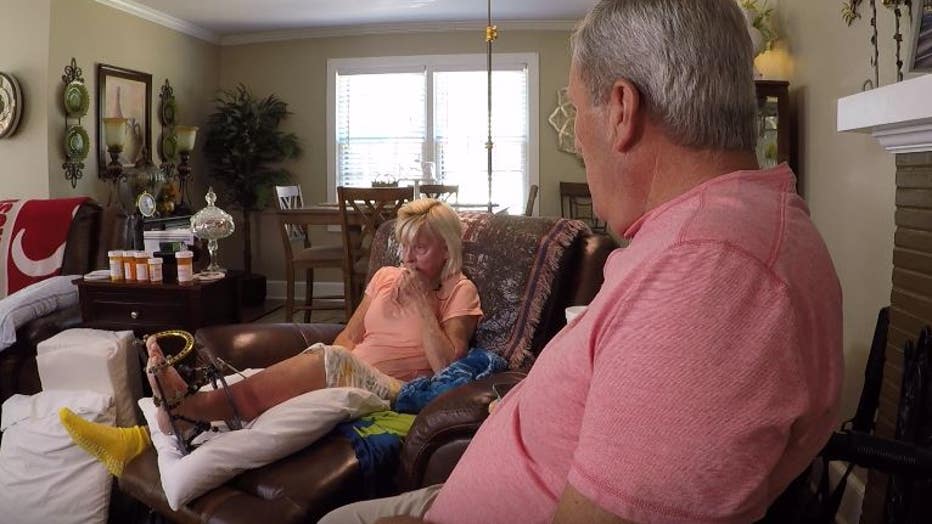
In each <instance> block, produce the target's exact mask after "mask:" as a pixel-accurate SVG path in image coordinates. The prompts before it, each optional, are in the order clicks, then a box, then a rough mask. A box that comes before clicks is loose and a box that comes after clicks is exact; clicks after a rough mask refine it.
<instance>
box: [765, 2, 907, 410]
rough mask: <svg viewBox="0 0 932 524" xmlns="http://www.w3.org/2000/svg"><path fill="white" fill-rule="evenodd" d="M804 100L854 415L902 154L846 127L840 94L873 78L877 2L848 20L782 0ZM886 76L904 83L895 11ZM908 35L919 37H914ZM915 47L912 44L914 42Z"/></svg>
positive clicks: (808, 190) (830, 9) (848, 404)
mask: <svg viewBox="0 0 932 524" xmlns="http://www.w3.org/2000/svg"><path fill="white" fill-rule="evenodd" d="M778 9H779V10H780V17H781V25H782V26H783V28H784V29H783V33H784V34H785V36H786V38H785V39H786V42H787V46H788V47H789V54H790V56H791V57H792V58H793V67H792V68H790V70H791V76H790V78H788V79H789V80H790V82H791V84H792V86H793V89H794V90H795V95H796V99H797V102H798V106H799V112H798V115H797V117H798V119H799V129H800V140H799V144H800V149H801V157H802V169H803V172H804V194H805V196H806V200H807V201H808V202H809V207H810V209H811V212H812V217H813V219H814V221H815V223H816V226H817V227H818V228H819V231H821V232H822V235H823V236H824V237H825V241H826V243H827V244H828V248H829V250H830V251H831V254H832V258H833V260H834V262H835V267H836V269H837V271H838V276H839V278H840V280H841V285H842V290H843V293H844V322H845V357H846V368H847V373H846V381H845V386H844V388H845V390H844V398H845V414H846V415H850V414H852V413H853V411H854V408H855V406H856V405H857V399H858V395H859V394H860V390H861V385H862V381H863V372H864V364H865V360H866V357H867V352H868V350H869V348H870V343H871V336H872V334H873V329H874V323H875V320H876V315H877V311H878V309H880V308H881V307H882V306H885V305H887V304H889V302H890V289H891V271H892V268H893V231H894V225H893V212H894V190H895V183H894V158H893V155H890V154H888V153H886V152H885V151H884V150H883V149H882V148H881V147H880V146H879V145H878V144H877V142H876V141H875V140H873V139H872V138H871V137H870V136H865V135H858V134H847V133H846V134H840V133H838V132H836V130H835V129H836V100H837V99H838V98H841V97H844V96H847V95H850V94H854V93H857V92H859V91H860V90H861V85H862V83H863V82H864V80H865V79H867V78H870V77H872V76H873V73H872V70H871V67H870V64H869V56H870V55H871V54H872V51H871V46H870V42H869V38H870V25H869V22H868V20H869V18H870V12H869V6H867V5H865V6H862V9H863V10H864V11H865V12H864V13H863V19H862V20H859V21H857V22H856V23H855V26H854V27H852V28H848V27H847V26H846V25H845V23H844V22H843V21H842V20H841V16H840V15H839V10H838V5H836V3H835V2H813V1H811V0H780V4H779V8H778ZM878 19H879V28H880V40H881V42H882V44H883V45H882V47H881V51H880V60H881V65H882V69H881V84H882V85H886V84H889V83H892V82H893V81H895V73H894V72H893V62H894V59H893V56H894V50H893V49H892V45H890V44H891V43H892V35H893V17H892V14H891V12H890V11H888V10H887V9H883V8H880V13H879V15H878ZM904 41H905V42H908V41H909V39H908V38H907V39H904ZM904 54H905V46H904Z"/></svg>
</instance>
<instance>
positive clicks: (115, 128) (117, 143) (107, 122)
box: [104, 118, 129, 183]
mask: <svg viewBox="0 0 932 524" xmlns="http://www.w3.org/2000/svg"><path fill="white" fill-rule="evenodd" d="M128 121H129V120H128V119H126V118H104V139H105V140H106V142H107V152H108V153H110V163H109V164H107V178H109V179H110V181H111V182H113V183H116V181H117V180H118V179H119V178H120V174H122V173H123V165H122V164H121V163H120V160H119V158H120V153H122V152H123V146H124V145H125V144H126V123H127V122H128Z"/></svg>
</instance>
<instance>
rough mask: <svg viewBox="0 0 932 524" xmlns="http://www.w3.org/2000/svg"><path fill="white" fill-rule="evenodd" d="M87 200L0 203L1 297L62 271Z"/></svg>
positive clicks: (5, 201)
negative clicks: (73, 226)
mask: <svg viewBox="0 0 932 524" xmlns="http://www.w3.org/2000/svg"><path fill="white" fill-rule="evenodd" d="M87 200H88V199H87V197H79V198H55V199H51V200H0V298H4V297H6V296H7V295H9V294H11V293H14V292H16V291H18V290H20V289H22V288H24V287H26V286H28V285H30V284H34V283H36V282H39V281H41V280H44V279H46V278H48V277H51V276H53V275H57V274H58V273H59V272H60V271H61V265H62V260H63V259H64V256H65V241H66V240H67V238H68V229H69V228H70V227H71V220H72V219H73V218H74V215H75V213H76V212H77V211H78V208H79V207H80V206H81V204H83V203H84V202H85V201H87Z"/></svg>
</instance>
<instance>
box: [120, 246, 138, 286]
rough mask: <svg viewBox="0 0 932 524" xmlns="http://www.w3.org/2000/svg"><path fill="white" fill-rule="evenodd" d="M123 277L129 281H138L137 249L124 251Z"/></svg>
mask: <svg viewBox="0 0 932 524" xmlns="http://www.w3.org/2000/svg"><path fill="white" fill-rule="evenodd" d="M123 278H125V279H126V281H127V282H135V281H136V252H135V251H124V252H123Z"/></svg>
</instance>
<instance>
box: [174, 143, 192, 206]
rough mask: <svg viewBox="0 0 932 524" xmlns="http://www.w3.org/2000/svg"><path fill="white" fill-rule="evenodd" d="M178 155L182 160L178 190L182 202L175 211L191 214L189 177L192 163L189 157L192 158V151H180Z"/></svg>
mask: <svg viewBox="0 0 932 524" xmlns="http://www.w3.org/2000/svg"><path fill="white" fill-rule="evenodd" d="M178 157H179V158H180V159H181V161H180V162H179V163H178V168H177V169H178V190H179V193H181V202H179V203H178V205H177V206H175V211H176V213H177V214H179V215H190V214H191V206H190V205H189V204H188V177H189V176H190V175H191V165H190V164H189V163H188V159H189V158H191V152H190V151H179V152H178Z"/></svg>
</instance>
